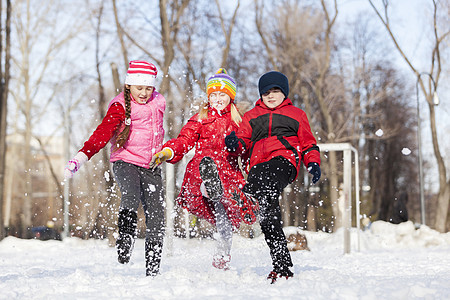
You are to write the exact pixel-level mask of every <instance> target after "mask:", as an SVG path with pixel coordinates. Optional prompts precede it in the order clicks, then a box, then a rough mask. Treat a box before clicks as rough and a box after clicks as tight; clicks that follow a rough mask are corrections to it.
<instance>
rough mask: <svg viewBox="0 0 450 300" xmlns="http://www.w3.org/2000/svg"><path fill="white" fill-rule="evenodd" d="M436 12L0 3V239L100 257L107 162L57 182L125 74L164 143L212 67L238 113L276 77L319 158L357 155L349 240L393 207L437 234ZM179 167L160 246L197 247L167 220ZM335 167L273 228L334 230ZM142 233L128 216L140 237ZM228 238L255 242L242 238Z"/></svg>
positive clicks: (441, 133) (435, 5)
mask: <svg viewBox="0 0 450 300" xmlns="http://www.w3.org/2000/svg"><path fill="white" fill-rule="evenodd" d="M449 7H450V6H449V2H448V1H444V0H442V1H433V0H427V1H406V0H402V1H377V0H373V1H369V0H367V1H364V0H359V1H356V0H353V1H352V0H341V1H331V0H328V1H325V0H323V1H306V0H305V1H300V0H298V1H294V0H290V1H289V0H284V1H261V0H260V1H258V0H255V1H203V0H199V1H193V0H191V1H189V0H176V1H164V0H160V1H132V2H131V1H116V0H112V1H91V0H86V1H81V0H79V1H68V0H62V1H25V0H18V1H9V0H6V1H1V26H2V36H1V41H2V44H1V58H2V61H1V70H2V82H1V83H2V91H3V92H2V93H1V97H2V111H1V112H2V131H1V132H2V135H1V141H0V142H1V143H0V145H1V149H0V150H1V151H0V154H1V157H2V159H1V164H0V170H1V176H2V178H1V179H2V180H1V181H0V182H1V193H0V196H1V201H0V210H1V211H0V212H1V213H0V221H1V222H0V228H1V230H0V238H4V237H5V236H10V235H11V236H15V237H20V238H30V237H33V236H34V235H33V231H32V228H36V227H40V226H50V227H52V228H54V229H55V230H57V231H58V232H62V233H64V236H67V235H68V236H72V237H79V238H81V239H89V238H95V239H102V240H103V239H106V240H107V241H108V244H109V245H110V246H112V245H114V233H115V231H116V230H117V229H116V220H117V211H118V205H119V201H120V193H119V191H118V189H117V186H116V184H115V182H114V180H113V175H112V173H111V170H110V164H109V160H108V156H109V154H108V152H109V151H108V149H107V148H105V149H104V150H103V151H102V152H100V153H99V154H97V155H96V156H95V157H94V158H93V159H92V160H91V161H90V162H88V163H87V164H85V165H84V166H83V169H82V170H80V171H79V172H78V173H77V174H76V176H75V177H74V179H72V180H70V181H64V179H63V169H64V165H65V164H66V162H67V161H68V159H70V158H71V157H73V155H75V153H76V151H78V150H79V149H80V148H81V146H82V144H83V142H84V141H85V140H86V139H87V138H88V137H89V135H90V134H91V133H92V131H93V130H94V129H95V127H96V126H97V125H98V124H99V123H100V121H101V119H102V117H103V116H104V115H105V110H106V107H107V104H108V103H109V101H110V99H112V98H113V97H114V96H115V95H116V94H117V93H118V92H119V91H120V90H121V89H122V85H123V78H124V76H125V73H126V70H127V66H128V61H129V60H133V59H144V60H148V61H151V62H153V63H154V64H155V65H156V66H157V68H158V71H159V72H158V83H157V90H158V91H159V92H160V93H162V94H163V95H164V96H165V97H166V99H167V109H166V114H165V129H166V140H167V139H168V138H172V137H176V135H177V134H178V132H179V131H180V129H181V127H182V125H183V124H185V123H186V121H187V120H188V119H189V118H190V116H192V114H193V113H194V112H195V106H194V103H195V102H196V101H198V99H199V98H202V97H205V93H204V91H205V84H206V80H207V78H208V77H209V76H211V75H212V74H213V73H214V72H215V71H216V70H217V69H218V68H219V67H225V68H226V69H227V70H228V73H229V74H230V75H231V76H232V77H234V78H235V79H236V81H237V84H238V93H237V97H236V99H237V101H246V102H250V103H254V102H255V101H256V100H257V98H258V92H257V81H258V78H259V76H260V75H261V74H263V73H264V72H266V71H268V70H278V71H281V72H283V73H285V74H286V75H287V76H288V77H289V79H290V98H291V99H292V100H293V102H294V104H295V105H296V106H298V107H300V108H302V109H303V110H305V112H306V113H307V115H308V118H309V120H310V123H311V127H312V130H313V133H314V134H315V136H316V138H317V140H318V142H319V143H320V144H329V143H349V144H350V145H352V147H354V148H355V149H356V150H357V152H358V157H357V160H358V162H359V173H358V174H356V176H358V178H359V183H360V184H359V186H358V188H356V186H355V184H354V183H353V185H352V189H351V193H352V199H353V201H354V199H356V197H355V196H356V195H355V194H356V193H358V194H359V196H360V207H361V216H355V209H356V206H357V205H355V203H354V202H353V205H352V208H351V209H352V211H351V215H352V216H353V217H352V220H351V222H352V226H353V227H355V226H357V225H360V224H357V222H359V221H360V219H365V220H366V221H369V223H370V222H375V221H377V220H382V221H387V222H389V221H392V220H393V216H394V215H395V214H396V209H395V207H396V204H397V203H398V201H400V200H399V199H405V197H406V198H407V203H406V205H407V206H406V207H407V211H408V214H409V219H410V220H411V221H412V222H413V223H414V224H415V226H416V227H417V228H419V227H420V225H421V224H422V225H427V226H430V227H431V228H432V229H435V230H437V231H439V232H442V233H444V232H447V231H448V228H449V220H450V219H449V214H448V212H449V205H448V204H449V198H450V196H449V193H450V182H449V180H448V175H447V173H448V166H449V163H450V160H449V150H450V149H449V148H450V145H449V144H450V141H449V140H448V138H447V135H448V132H449V129H450V124H449V118H448V116H449V106H448V100H447V99H448V90H449V80H448V78H449V64H450V62H449V49H450V48H449V47H448V45H449V30H450V29H449V18H448V17H449ZM434 92H436V93H437V94H438V96H439V99H440V103H439V105H436V103H434V102H433V99H434V98H433V94H434ZM418 108H419V113H420V115H418V111H417V109H418ZM418 120H420V121H421V130H420V132H421V137H422V141H421V142H419V141H418V126H417V125H418ZM419 147H420V148H421V151H422V153H423V164H422V165H423V171H424V172H423V176H419V167H418V160H419ZM185 163H186V160H185V161H184V162H183V163H180V164H178V165H175V168H174V169H173V170H172V171H170V172H173V175H174V176H172V177H173V178H172V177H170V178H168V177H167V174H168V172H167V170H166V168H165V167H164V169H163V171H164V172H163V173H164V174H166V175H165V176H166V178H165V182H166V184H167V187H168V188H167V193H168V194H167V195H168V197H167V198H166V201H167V202H168V206H167V207H168V208H171V209H170V210H169V209H168V212H167V216H168V220H170V221H171V223H170V224H171V228H169V230H171V234H173V235H174V236H176V237H179V238H186V237H190V238H196V237H197V238H203V237H212V236H213V233H214V228H212V227H211V226H209V224H207V223H205V222H204V221H202V220H197V219H195V218H194V217H193V216H190V215H188V214H186V213H185V212H183V211H181V210H179V209H178V208H177V207H176V206H174V203H173V201H174V199H173V198H174V196H175V195H176V194H177V191H178V189H179V186H180V184H181V178H182V175H183V172H184V165H185ZM343 164H344V162H343V156H342V153H340V152H331V151H330V152H323V155H322V171H323V174H322V179H321V181H320V182H319V183H318V185H317V186H314V187H312V186H311V185H310V182H309V177H308V174H307V172H306V171H305V170H303V174H300V175H299V179H298V180H297V181H296V182H294V183H293V184H292V185H291V186H289V187H288V188H286V190H285V192H284V193H283V196H282V199H281V200H280V201H281V203H282V207H283V222H284V224H285V226H294V227H297V228H300V229H302V230H307V231H311V232H318V231H322V232H327V233H332V232H335V231H337V230H338V228H340V227H342V225H343V219H342V214H343V211H342V207H341V205H340V203H341V201H345V199H343V198H345V195H344V196H343V195H342V182H343ZM352 170H353V172H355V171H354V170H355V169H354V168H352ZM169 174H171V173H169ZM353 175H355V174H353ZM421 179H422V180H421ZM420 182H422V183H423V189H422V191H423V194H424V196H423V202H421V197H420V192H421V189H420ZM66 191H68V192H66ZM402 201H403V200H402ZM65 205H66V210H65ZM172 207H173V210H172ZM423 212H424V214H423ZM65 218H67V219H66V220H65ZM142 218H143V213H142V211H140V225H139V226H140V228H141V235H142V234H143V232H144V230H143V226H144V224H143V221H142ZM424 223H425V224H424ZM172 224H173V225H172ZM65 225H66V226H65ZM366 225H367V224H366ZM240 234H241V235H242V236H243V237H254V236H255V234H256V235H257V234H258V228H257V225H255V227H254V228H253V227H251V228H249V227H246V226H242V230H241V232H240Z"/></svg>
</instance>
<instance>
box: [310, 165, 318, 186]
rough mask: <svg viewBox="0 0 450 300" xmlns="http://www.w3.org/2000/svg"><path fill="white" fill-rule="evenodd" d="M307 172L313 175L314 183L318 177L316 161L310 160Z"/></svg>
mask: <svg viewBox="0 0 450 300" xmlns="http://www.w3.org/2000/svg"><path fill="white" fill-rule="evenodd" d="M308 172H309V173H310V174H311V175H312V176H313V178H312V183H313V184H315V183H316V182H317V181H319V179H320V175H321V172H320V167H319V164H318V163H315V162H310V163H309V164H308Z"/></svg>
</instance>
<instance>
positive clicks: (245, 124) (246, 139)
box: [230, 114, 252, 156]
mask: <svg viewBox="0 0 450 300" xmlns="http://www.w3.org/2000/svg"><path fill="white" fill-rule="evenodd" d="M236 136H237V138H238V140H239V147H238V149H236V151H234V152H230V154H232V155H244V156H245V154H246V152H248V150H249V149H250V147H251V137H252V128H251V126H250V123H249V115H247V114H245V115H244V117H243V118H242V122H241V123H240V124H239V129H238V130H237V131H236Z"/></svg>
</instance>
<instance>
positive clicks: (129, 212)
mask: <svg viewBox="0 0 450 300" xmlns="http://www.w3.org/2000/svg"><path fill="white" fill-rule="evenodd" d="M156 74H157V70H156V67H155V66H154V65H153V64H151V63H148V62H146V61H131V62H130V64H129V68H128V71H127V76H126V79H125V86H124V92H122V93H120V94H119V95H118V96H117V97H115V98H114V99H113V100H112V101H111V102H110V103H109V107H108V112H107V113H106V116H105V117H104V118H103V120H102V122H101V124H100V125H99V126H98V127H97V129H96V130H95V131H94V133H93V134H92V135H91V137H90V138H89V140H88V141H86V142H85V143H84V146H83V148H81V150H80V151H79V152H78V153H77V155H75V157H74V158H73V159H72V160H70V161H69V163H68V164H67V166H66V168H65V171H64V175H65V177H66V178H72V176H73V174H74V173H75V172H76V171H78V169H80V167H81V166H82V165H83V164H84V163H85V162H86V161H87V160H89V159H90V158H91V157H92V156H93V155H94V154H96V153H97V152H99V151H100V149H102V148H103V147H105V146H106V144H107V143H108V142H109V141H110V142H111V158H110V161H111V162H112V163H113V171H114V177H115V178H116V180H117V182H118V184H119V187H120V191H121V194H122V198H121V202H120V210H119V219H118V227H119V237H118V238H117V241H116V247H117V254H118V260H119V262H120V263H122V264H125V263H128V262H129V261H130V257H131V252H132V249H133V245H134V240H135V238H136V228H137V210H138V207H139V202H141V203H142V206H143V208H144V213H145V224H146V227H147V230H146V236H145V259H146V274H147V276H155V275H157V274H158V273H159V265H160V262H161V253H162V247H163V237H164V196H163V192H162V179H161V169H160V168H156V169H150V166H149V164H150V161H151V159H152V156H153V154H155V153H156V152H158V151H160V150H161V146H162V142H163V139H164V129H163V115H164V110H165V108H166V100H165V99H164V97H163V96H162V95H161V94H159V93H158V92H156V91H155V81H156Z"/></svg>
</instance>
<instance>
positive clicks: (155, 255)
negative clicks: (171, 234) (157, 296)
mask: <svg viewBox="0 0 450 300" xmlns="http://www.w3.org/2000/svg"><path fill="white" fill-rule="evenodd" d="M162 248H163V243H162V242H149V241H145V270H146V271H145V273H146V275H147V276H156V275H158V274H159V265H160V264H161V256H162Z"/></svg>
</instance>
